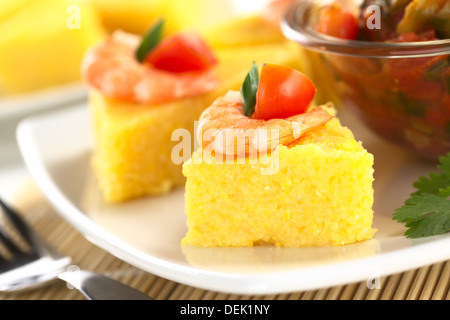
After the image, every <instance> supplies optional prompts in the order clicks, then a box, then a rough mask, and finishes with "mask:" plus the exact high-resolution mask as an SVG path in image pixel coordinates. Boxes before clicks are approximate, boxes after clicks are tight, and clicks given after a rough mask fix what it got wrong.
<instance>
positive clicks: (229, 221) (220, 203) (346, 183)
mask: <svg viewBox="0 0 450 320" xmlns="http://www.w3.org/2000/svg"><path fill="white" fill-rule="evenodd" d="M201 153H202V150H197V151H196V152H195V153H194V154H193V156H192V158H191V159H190V160H189V161H188V162H186V163H185V164H184V166H183V173H184V175H185V176H186V177H187V183H186V193H185V201H186V208H185V213H186V215H187V226H188V232H187V234H186V236H185V238H184V239H183V241H182V242H183V243H184V244H186V245H195V246H204V247H214V246H218V247H238V246H254V245H258V244H270V245H275V246H280V247H303V246H338V245H345V244H350V243H354V242H357V241H362V240H366V239H370V238H371V237H372V235H373V234H374V232H375V230H374V229H372V218H373V210H372V204H373V187H372V183H373V156H372V154H370V153H368V152H367V151H366V150H365V149H364V148H363V147H362V145H361V144H360V143H358V142H357V141H356V140H355V139H354V136H353V134H352V132H351V131H350V130H349V129H348V128H346V127H343V126H341V124H340V122H339V120H338V119H337V118H334V119H332V120H331V121H329V122H328V123H327V124H326V125H325V126H322V127H319V128H316V129H314V130H311V131H309V132H308V133H306V134H305V135H304V136H302V137H301V138H300V139H299V140H297V141H296V142H295V143H294V144H292V145H289V146H279V147H278V148H277V149H276V150H275V151H274V152H273V153H272V154H270V155H268V156H266V158H264V157H261V158H260V159H259V160H258V161H257V162H256V163H255V161H253V160H252V159H249V158H247V159H246V163H244V164H238V163H236V160H235V161H232V162H231V163H230V162H229V161H228V162H227V161H217V160H215V157H214V156H212V155H205V154H203V155H201ZM201 156H203V157H201ZM267 157H271V158H272V160H271V161H267ZM198 159H201V160H202V161H198ZM270 166H271V167H272V169H273V168H275V170H272V171H270V170H269V171H267V169H268V168H269V167H270ZM265 170H266V171H265Z"/></svg>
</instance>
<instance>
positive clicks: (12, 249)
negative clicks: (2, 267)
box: [0, 226, 22, 254]
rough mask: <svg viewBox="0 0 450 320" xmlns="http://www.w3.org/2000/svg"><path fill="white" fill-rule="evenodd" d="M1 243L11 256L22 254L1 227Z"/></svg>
mask: <svg viewBox="0 0 450 320" xmlns="http://www.w3.org/2000/svg"><path fill="white" fill-rule="evenodd" d="M0 242H1V243H3V245H4V246H5V247H6V249H8V251H9V252H10V253H11V254H17V253H21V252H22V250H21V249H20V248H19V247H18V246H17V245H16V244H15V243H14V242H13V241H12V240H11V239H9V236H8V234H7V233H6V231H5V230H4V229H3V228H2V227H1V226H0Z"/></svg>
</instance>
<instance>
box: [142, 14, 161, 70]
mask: <svg viewBox="0 0 450 320" xmlns="http://www.w3.org/2000/svg"><path fill="white" fill-rule="evenodd" d="M163 26H164V20H162V19H161V20H158V21H157V22H156V23H155V25H154V26H153V27H152V28H151V29H150V30H149V31H148V32H147V34H146V35H145V36H144V38H143V39H142V41H141V43H140V45H139V47H138V48H137V50H136V52H135V55H136V59H137V60H138V61H139V62H143V61H144V60H145V58H146V57H147V55H148V54H149V53H150V51H152V49H153V48H154V47H156V45H157V44H158V43H159V42H160V41H161V37H162V30H163Z"/></svg>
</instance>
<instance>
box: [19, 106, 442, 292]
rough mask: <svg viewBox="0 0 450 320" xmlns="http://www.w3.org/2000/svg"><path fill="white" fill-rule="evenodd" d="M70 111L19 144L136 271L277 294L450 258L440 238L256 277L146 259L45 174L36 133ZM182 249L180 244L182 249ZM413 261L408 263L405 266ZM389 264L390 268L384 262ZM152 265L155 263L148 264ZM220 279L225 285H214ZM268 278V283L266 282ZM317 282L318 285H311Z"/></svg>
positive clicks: (81, 218) (23, 125)
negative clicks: (84, 211) (312, 281)
mask: <svg viewBox="0 0 450 320" xmlns="http://www.w3.org/2000/svg"><path fill="white" fill-rule="evenodd" d="M70 112H76V113H78V112H85V114H86V115H87V110H86V104H85V103H82V104H77V105H74V106H72V107H71V108H70V109H63V110H57V111H54V112H51V113H48V114H43V115H34V116H30V117H27V118H25V119H23V120H22V121H21V122H20V123H19V125H18V126H17V130H16V137H17V142H18V145H19V149H20V152H21V154H22V157H23V160H24V163H25V166H26V168H27V170H28V172H29V174H30V175H31V176H32V178H33V179H34V181H35V182H36V184H37V185H38V187H39V189H40V190H41V191H42V192H43V194H44V195H45V197H46V198H47V200H48V201H49V202H50V204H51V205H52V206H53V207H54V208H55V209H56V212H57V213H59V214H60V215H61V216H62V217H63V218H64V219H65V220H66V221H67V222H69V224H71V226H72V227H74V228H75V229H77V230H78V231H79V232H80V233H81V234H82V235H83V236H84V237H85V238H86V239H87V240H88V241H90V242H91V243H93V244H94V245H96V246H98V247H100V248H102V249H104V250H105V251H107V252H109V253H111V254H113V255H114V256H116V257H118V258H119V259H121V260H123V261H125V262H127V263H130V264H131V265H134V266H135V267H137V268H139V269H141V270H144V271H146V272H149V273H152V274H155V275H157V276H160V277H163V278H166V279H168V280H171V281H175V282H178V283H181V284H185V285H189V286H193V287H197V288H201V289H204V290H213V291H219V292H227V293H232V294H249V295H262V294H278V293H287V292H296V291H305V290H316V289H320V288H325V287H332V286H337V285H345V284H349V283H353V282H357V281H365V280H367V281H368V280H369V279H371V278H372V277H373V276H374V271H373V267H374V266H375V267H376V271H377V272H376V275H377V276H379V277H382V276H387V275H391V274H395V273H398V272H404V271H407V270H411V269H415V268H419V267H423V266H426V265H429V264H432V263H438V262H441V261H445V260H447V259H450V251H448V252H445V250H444V253H440V252H439V250H430V249H433V248H435V247H436V246H437V247H442V248H445V247H449V246H450V234H447V235H443V236H438V237H437V239H433V240H429V241H426V242H424V243H420V244H416V245H413V246H411V247H407V248H402V249H399V250H394V251H391V252H386V253H381V254H376V255H374V256H369V257H363V258H358V259H351V260H347V261H342V262H336V263H332V264H325V265H319V266H312V267H311V266H308V267H302V268H301V269H291V270H283V271H277V272H276V273H275V275H274V273H273V272H272V273H271V272H258V273H254V274H239V273H223V272H219V271H211V270H206V269H202V268H198V267H195V266H182V265H179V264H176V263H173V262H170V261H166V260H164V259H161V258H158V257H154V256H151V255H149V254H146V253H144V252H142V251H140V250H139V249H137V248H135V247H133V246H132V245H130V244H128V243H126V242H124V241H123V240H121V239H120V238H118V237H117V236H115V235H114V234H112V233H110V232H109V231H107V230H105V229H104V228H102V227H101V226H100V225H98V224H97V223H95V221H93V220H92V219H90V218H89V217H88V216H87V215H86V214H85V213H83V212H82V211H81V210H80V209H78V208H77V206H76V205H75V204H74V203H72V202H71V201H70V200H69V199H68V198H67V197H66V195H65V194H64V192H63V190H60V189H59V188H58V187H57V185H56V183H55V182H54V180H53V179H52V176H51V175H50V174H49V173H48V171H47V170H46V169H45V168H46V166H45V163H44V161H42V159H40V158H39V157H38V156H37V155H38V149H37V146H36V145H35V144H34V142H33V136H32V131H33V128H35V127H36V125H39V123H40V122H41V121H45V120H49V119H52V118H54V117H58V116H60V117H61V116H64V115H67V114H69V113H70ZM180 245H181V244H180ZM405 258H408V264H407V265H405V263H402V262H404V261H405ZM386 261H390V263H389V264H386V263H383V262H386ZM149 263H150V264H149ZM218 277H219V278H222V280H226V281H214V280H217V279H218ZM262 279H264V280H265V281H261V280H262ZM311 279H314V280H315V282H314V284H313V283H311Z"/></svg>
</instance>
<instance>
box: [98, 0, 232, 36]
mask: <svg viewBox="0 0 450 320" xmlns="http://www.w3.org/2000/svg"><path fill="white" fill-rule="evenodd" d="M91 2H92V3H93V4H94V6H95V8H96V9H97V11H98V13H99V15H100V18H101V21H102V23H103V25H104V26H105V28H106V30H107V31H108V32H113V31H115V30H117V29H121V30H123V31H127V32H130V33H137V34H144V33H145V32H146V31H147V30H148V29H149V27H150V26H151V25H152V22H153V21H154V20H155V19H158V18H162V19H164V20H165V31H166V32H168V33H172V32H175V31H179V30H182V29H194V30H200V29H205V28H207V27H209V26H210V25H212V24H215V23H217V22H218V21H221V20H223V19H227V18H228V17H229V16H230V14H231V13H232V11H233V7H232V5H231V2H230V1H229V0H91Z"/></svg>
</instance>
